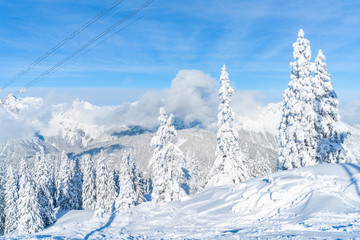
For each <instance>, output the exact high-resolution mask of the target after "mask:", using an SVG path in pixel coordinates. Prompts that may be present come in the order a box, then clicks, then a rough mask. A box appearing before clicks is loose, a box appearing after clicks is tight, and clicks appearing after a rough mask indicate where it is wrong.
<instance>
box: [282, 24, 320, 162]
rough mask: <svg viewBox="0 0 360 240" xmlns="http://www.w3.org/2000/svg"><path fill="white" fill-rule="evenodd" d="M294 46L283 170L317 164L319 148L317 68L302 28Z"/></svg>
mask: <svg viewBox="0 0 360 240" xmlns="http://www.w3.org/2000/svg"><path fill="white" fill-rule="evenodd" d="M293 48H294V52H293V56H294V59H295V61H293V62H291V63H290V66H291V68H292V73H291V81H290V83H289V88H288V89H286V90H285V93H284V95H283V108H282V112H283V115H282V119H281V123H280V128H279V140H280V141H279V142H280V150H279V158H278V167H279V168H280V169H290V168H297V167H301V166H308V165H313V164H316V156H317V150H318V147H319V138H318V132H317V130H316V124H317V121H318V114H317V112H316V102H315V98H316V96H315V94H314V92H315V89H314V88H315V84H314V82H313V80H314V79H313V77H312V76H311V71H312V69H313V68H314V67H313V64H312V63H310V59H311V49H310V42H309V40H307V39H306V38H304V31H303V30H302V29H300V31H299V34H298V38H297V41H296V42H295V43H294V44H293Z"/></svg>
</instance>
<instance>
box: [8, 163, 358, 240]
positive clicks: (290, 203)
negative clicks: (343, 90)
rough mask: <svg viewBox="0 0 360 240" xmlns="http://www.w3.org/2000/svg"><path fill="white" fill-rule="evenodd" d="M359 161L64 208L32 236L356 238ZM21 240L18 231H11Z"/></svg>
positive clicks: (99, 237)
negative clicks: (184, 193) (165, 195)
mask: <svg viewBox="0 0 360 240" xmlns="http://www.w3.org/2000/svg"><path fill="white" fill-rule="evenodd" d="M359 219H360V165H358V164H322V165H317V166H312V167H305V168H300V169H295V170H290V171H283V172H276V173H273V174H271V175H268V176H265V177H261V178H255V179H252V180H249V181H245V182H243V183H240V184H238V185H236V186H224V187H213V188H207V189H205V190H204V191H202V192H200V193H199V194H197V195H194V196H191V197H187V198H185V199H182V200H181V201H176V202H171V203H163V204H155V203H152V202H147V203H143V204H141V205H139V206H137V207H134V208H133V209H131V210H129V211H125V212H115V213H113V214H112V215H110V216H107V217H105V218H94V217H93V212H92V211H70V212H68V213H66V214H65V215H63V216H62V217H60V218H59V219H58V221H57V222H56V223H55V224H54V225H53V226H51V227H49V228H47V229H45V230H44V231H42V232H40V233H38V234H36V235H33V236H28V237H26V238H30V239H36V238H38V239H255V238H260V239H284V238H285V239H310V238H319V239H356V238H359V237H360V220H359ZM13 238H14V239H19V238H20V237H19V236H13Z"/></svg>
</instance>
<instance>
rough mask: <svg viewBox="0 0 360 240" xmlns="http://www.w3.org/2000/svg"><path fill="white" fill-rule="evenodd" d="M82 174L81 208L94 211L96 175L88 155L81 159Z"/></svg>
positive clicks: (92, 162)
mask: <svg viewBox="0 0 360 240" xmlns="http://www.w3.org/2000/svg"><path fill="white" fill-rule="evenodd" d="M81 167H82V172H83V185H82V200H83V204H82V207H83V208H84V209H95V207H96V185H95V181H96V174H95V167H94V161H93V159H92V158H91V157H90V155H88V154H86V155H84V156H83V157H82V164H81Z"/></svg>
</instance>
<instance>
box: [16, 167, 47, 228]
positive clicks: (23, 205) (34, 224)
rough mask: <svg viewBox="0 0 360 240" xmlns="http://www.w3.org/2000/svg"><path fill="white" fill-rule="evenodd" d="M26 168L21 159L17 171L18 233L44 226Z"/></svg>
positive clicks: (32, 182) (32, 184)
mask: <svg viewBox="0 0 360 240" xmlns="http://www.w3.org/2000/svg"><path fill="white" fill-rule="evenodd" d="M27 169H28V167H27V165H26V162H25V160H22V161H21V167H20V172H19V175H20V181H19V198H18V201H17V206H18V211H19V220H18V222H17V223H18V227H17V231H18V233H19V234H32V233H35V232H38V231H40V230H41V229H43V227H44V222H43V220H42V217H41V213H40V208H41V206H40V204H39V202H38V198H37V195H36V192H35V186H34V181H33V179H32V177H31V175H30V174H29V172H28V171H27Z"/></svg>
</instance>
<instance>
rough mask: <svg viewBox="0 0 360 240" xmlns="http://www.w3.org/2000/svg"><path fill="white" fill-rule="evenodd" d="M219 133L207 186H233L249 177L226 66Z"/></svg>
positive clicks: (223, 76)
mask: <svg viewBox="0 0 360 240" xmlns="http://www.w3.org/2000/svg"><path fill="white" fill-rule="evenodd" d="M220 83H221V87H220V90H219V97H220V99H221V103H220V105H219V114H218V126H219V129H218V132H217V139H216V140H217V145H216V159H215V162H214V165H213V167H212V169H211V170H210V174H209V175H210V180H209V182H208V184H207V186H220V185H231V184H235V183H239V182H242V181H244V180H245V179H247V178H248V177H249V173H248V169H247V167H246V166H245V159H244V156H243V154H242V152H241V150H240V148H239V143H238V138H239V136H238V133H237V131H236V130H235V129H234V127H233V121H234V115H235V114H234V112H233V110H232V108H231V106H230V105H231V96H232V94H233V93H234V90H233V88H232V87H231V86H230V81H229V74H228V73H227V72H226V67H225V65H224V66H223V68H222V72H221V76H220Z"/></svg>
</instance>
